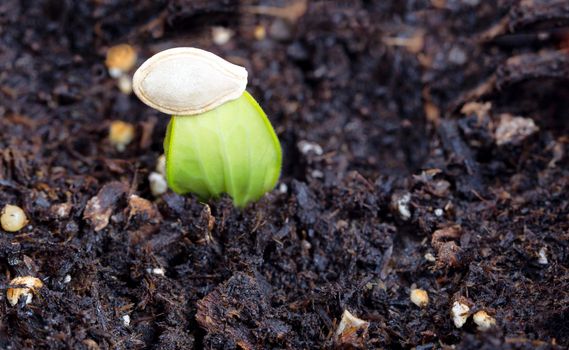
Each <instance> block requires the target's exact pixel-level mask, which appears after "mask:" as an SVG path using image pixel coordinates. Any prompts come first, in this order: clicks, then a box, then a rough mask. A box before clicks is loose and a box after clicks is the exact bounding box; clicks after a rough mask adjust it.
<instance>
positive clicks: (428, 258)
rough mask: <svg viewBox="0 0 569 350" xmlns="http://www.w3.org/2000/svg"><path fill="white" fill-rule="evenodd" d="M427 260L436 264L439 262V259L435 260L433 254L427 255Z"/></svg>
mask: <svg viewBox="0 0 569 350" xmlns="http://www.w3.org/2000/svg"><path fill="white" fill-rule="evenodd" d="M425 260H427V261H428V262H435V261H437V258H435V256H434V255H433V254H431V253H427V254H425Z"/></svg>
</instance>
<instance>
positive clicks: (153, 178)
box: [148, 172, 168, 197]
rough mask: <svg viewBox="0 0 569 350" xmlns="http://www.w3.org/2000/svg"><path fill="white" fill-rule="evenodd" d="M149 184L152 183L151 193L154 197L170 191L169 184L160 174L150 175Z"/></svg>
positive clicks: (153, 173) (152, 173)
mask: <svg viewBox="0 0 569 350" xmlns="http://www.w3.org/2000/svg"><path fill="white" fill-rule="evenodd" d="M148 182H149V183H150V192H152V195H153V196H154V197H158V196H160V195H162V194H164V193H166V192H167V191H168V183H167V182H166V179H165V178H164V176H163V175H162V174H160V173H155V172H151V173H150V175H148Z"/></svg>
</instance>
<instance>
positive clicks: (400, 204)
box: [397, 193, 411, 220]
mask: <svg viewBox="0 0 569 350" xmlns="http://www.w3.org/2000/svg"><path fill="white" fill-rule="evenodd" d="M410 201H411V194H410V193H405V194H404V195H402V196H401V197H399V198H398V199H397V210H398V211H399V215H401V218H402V219H403V220H409V219H410V218H411V210H409V202H410Z"/></svg>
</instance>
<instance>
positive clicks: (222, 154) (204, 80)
mask: <svg viewBox="0 0 569 350" xmlns="http://www.w3.org/2000/svg"><path fill="white" fill-rule="evenodd" d="M246 86H247V70H246V69H245V68H243V67H240V66H237V65H235V64H232V63H230V62H228V61H226V60H224V59H222V58H221V57H219V56H216V55H215V54H213V53H211V52H208V51H204V50H201V49H197V48H189V47H180V48H173V49H169V50H165V51H162V52H160V53H158V54H156V55H154V56H152V57H151V58H149V59H148V60H147V61H146V62H144V63H143V64H142V66H140V68H138V70H137V71H136V73H135V74H134V77H133V88H134V92H135V94H136V95H137V96H138V98H139V99H140V100H141V101H142V102H144V103H145V104H147V105H148V106H150V107H152V108H154V109H157V110H158V111H160V112H163V113H167V114H170V115H172V118H171V119H170V123H169V124H168V129H167V132H166V138H165V140H164V153H165V155H166V180H167V182H168V186H169V187H170V188H171V189H172V190H173V191H174V192H177V193H180V194H185V193H194V194H196V195H197V196H198V197H199V198H200V199H201V200H206V199H209V198H216V197H219V196H220V195H221V194H223V193H227V194H228V195H230V196H231V198H232V199H233V203H234V204H235V206H237V207H244V206H245V205H246V204H247V203H249V202H252V201H255V200H257V199H259V198H260V197H262V196H263V194H265V193H266V192H267V191H269V190H271V189H272V188H273V187H274V186H275V185H276V182H277V180H278V178H279V175H280V170H281V162H282V154H281V147H280V144H279V140H278V138H277V136H276V134H275V131H274V130H273V127H272V126H271V123H270V122H269V120H268V118H267V116H266V115H265V113H264V112H263V110H262V109H261V107H260V106H259V104H258V103H257V102H256V101H255V99H254V98H253V97H252V96H251V95H250V94H249V93H248V92H247V91H245V88H246Z"/></svg>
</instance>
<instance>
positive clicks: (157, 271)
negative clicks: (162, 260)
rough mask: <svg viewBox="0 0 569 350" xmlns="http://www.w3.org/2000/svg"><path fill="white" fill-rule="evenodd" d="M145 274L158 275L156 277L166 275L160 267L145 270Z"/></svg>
mask: <svg viewBox="0 0 569 350" xmlns="http://www.w3.org/2000/svg"><path fill="white" fill-rule="evenodd" d="M146 272H148V273H151V274H154V275H158V276H165V275H166V271H165V270H164V269H163V268H161V267H154V268H152V269H146Z"/></svg>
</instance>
